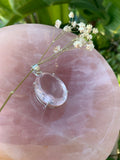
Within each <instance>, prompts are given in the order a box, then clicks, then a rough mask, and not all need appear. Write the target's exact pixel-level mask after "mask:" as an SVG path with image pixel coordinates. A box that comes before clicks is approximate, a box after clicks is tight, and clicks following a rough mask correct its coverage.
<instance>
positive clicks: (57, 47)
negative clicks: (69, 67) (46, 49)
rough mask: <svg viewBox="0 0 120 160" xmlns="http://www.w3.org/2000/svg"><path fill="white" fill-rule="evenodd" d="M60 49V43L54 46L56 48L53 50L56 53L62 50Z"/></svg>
mask: <svg viewBox="0 0 120 160" xmlns="http://www.w3.org/2000/svg"><path fill="white" fill-rule="evenodd" d="M60 51H61V46H60V45H58V46H56V47H55V48H54V50H53V52H54V53H58V52H60Z"/></svg>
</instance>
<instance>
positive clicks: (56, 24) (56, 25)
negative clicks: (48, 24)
mask: <svg viewBox="0 0 120 160" xmlns="http://www.w3.org/2000/svg"><path fill="white" fill-rule="evenodd" d="M61 24H62V22H61V21H60V20H59V19H57V20H56V21H55V27H56V28H60V25H61Z"/></svg>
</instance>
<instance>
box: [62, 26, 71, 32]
mask: <svg viewBox="0 0 120 160" xmlns="http://www.w3.org/2000/svg"><path fill="white" fill-rule="evenodd" d="M63 30H64V31H65V32H71V27H70V26H68V25H66V26H65V27H64V28H63Z"/></svg>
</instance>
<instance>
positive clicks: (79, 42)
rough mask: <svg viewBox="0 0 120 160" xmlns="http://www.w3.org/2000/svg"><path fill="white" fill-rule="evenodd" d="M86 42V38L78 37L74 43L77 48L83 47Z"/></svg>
mask: <svg viewBox="0 0 120 160" xmlns="http://www.w3.org/2000/svg"><path fill="white" fill-rule="evenodd" d="M85 44H86V40H85V39H84V38H82V37H81V38H78V39H77V40H76V41H74V43H73V45H74V47H75V48H80V47H82V46H83V45H85Z"/></svg>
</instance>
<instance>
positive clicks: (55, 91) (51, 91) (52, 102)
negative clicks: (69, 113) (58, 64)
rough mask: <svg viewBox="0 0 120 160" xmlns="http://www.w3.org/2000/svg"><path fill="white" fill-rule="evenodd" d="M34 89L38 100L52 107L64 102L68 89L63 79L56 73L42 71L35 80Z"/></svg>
mask: <svg viewBox="0 0 120 160" xmlns="http://www.w3.org/2000/svg"><path fill="white" fill-rule="evenodd" d="M34 91H35V95H36V98H37V100H38V101H39V102H40V103H42V104H44V106H45V108H46V106H48V107H50V108H54V107H58V106H61V105H62V104H64V103H65V102H66V100H67V97H68V91H67V88H66V86H65V84H64V83H63V81H62V80H61V79H60V78H58V77H57V76H56V75H55V74H50V73H47V72H46V73H41V74H40V75H39V76H37V77H36V79H35V82H34Z"/></svg>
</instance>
